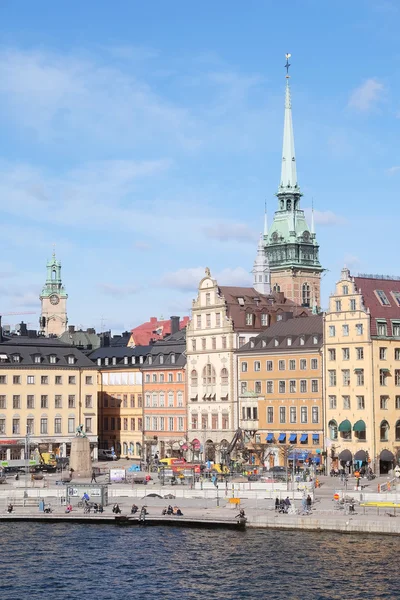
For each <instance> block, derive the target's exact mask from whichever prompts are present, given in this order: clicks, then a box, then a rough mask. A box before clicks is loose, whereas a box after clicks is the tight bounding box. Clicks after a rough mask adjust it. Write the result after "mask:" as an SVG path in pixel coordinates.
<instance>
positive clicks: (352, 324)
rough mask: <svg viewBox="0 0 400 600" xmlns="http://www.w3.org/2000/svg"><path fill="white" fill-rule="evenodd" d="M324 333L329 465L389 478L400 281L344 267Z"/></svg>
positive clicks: (399, 382) (398, 407)
mask: <svg viewBox="0 0 400 600" xmlns="http://www.w3.org/2000/svg"><path fill="white" fill-rule="evenodd" d="M324 333H325V356H326V360H325V382H326V383H325V385H326V392H325V394H326V431H327V447H328V450H329V452H328V455H329V457H330V460H331V463H332V465H333V466H334V467H336V466H346V465H347V466H349V467H351V466H353V467H355V466H357V467H359V466H360V465H361V466H362V465H369V466H370V467H371V468H373V469H374V471H375V472H377V473H378V472H380V473H387V472H388V471H389V470H390V469H391V468H392V467H393V465H394V464H395V463H397V462H398V459H399V451H400V280H399V279H395V278H389V277H382V276H359V277H351V275H350V272H349V270H348V269H346V268H345V269H343V270H342V274H341V278H340V280H339V281H338V282H337V284H336V289H335V292H334V294H332V295H331V297H330V301H329V310H328V311H327V313H326V315H325V325H324Z"/></svg>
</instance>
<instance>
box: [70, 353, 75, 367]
mask: <svg viewBox="0 0 400 600" xmlns="http://www.w3.org/2000/svg"><path fill="white" fill-rule="evenodd" d="M68 364H69V365H74V364H75V356H72V355H70V356H68Z"/></svg>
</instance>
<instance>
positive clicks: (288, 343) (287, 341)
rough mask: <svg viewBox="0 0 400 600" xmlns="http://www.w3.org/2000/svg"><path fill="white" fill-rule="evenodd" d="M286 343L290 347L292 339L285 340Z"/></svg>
mask: <svg viewBox="0 0 400 600" xmlns="http://www.w3.org/2000/svg"><path fill="white" fill-rule="evenodd" d="M286 343H287V345H288V346H291V345H292V338H290V337H288V338H287V340H286Z"/></svg>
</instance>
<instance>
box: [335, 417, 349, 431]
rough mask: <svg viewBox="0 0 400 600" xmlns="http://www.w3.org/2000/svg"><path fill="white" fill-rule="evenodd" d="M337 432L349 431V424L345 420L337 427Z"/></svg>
mask: <svg viewBox="0 0 400 600" xmlns="http://www.w3.org/2000/svg"><path fill="white" fill-rule="evenodd" d="M338 430H339V431H346V432H348V431H351V423H350V421H349V420H348V419H345V420H344V421H342V422H341V423H340V425H339V427H338Z"/></svg>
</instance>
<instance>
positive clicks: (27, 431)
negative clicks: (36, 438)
mask: <svg viewBox="0 0 400 600" xmlns="http://www.w3.org/2000/svg"><path fill="white" fill-rule="evenodd" d="M28 474H29V429H28V427H27V428H26V436H25V487H26V488H27V487H28Z"/></svg>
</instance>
